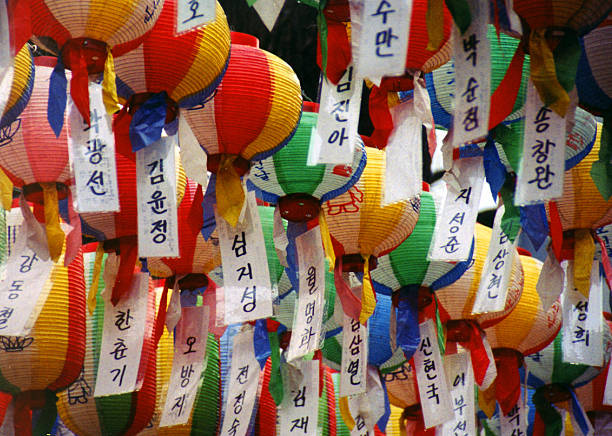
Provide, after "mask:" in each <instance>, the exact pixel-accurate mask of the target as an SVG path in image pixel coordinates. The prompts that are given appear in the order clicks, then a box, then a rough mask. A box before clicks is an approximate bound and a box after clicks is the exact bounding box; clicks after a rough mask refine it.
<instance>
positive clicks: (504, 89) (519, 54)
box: [489, 44, 525, 130]
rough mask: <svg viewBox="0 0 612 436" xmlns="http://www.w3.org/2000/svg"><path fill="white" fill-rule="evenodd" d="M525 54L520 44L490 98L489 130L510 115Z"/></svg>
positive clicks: (516, 94)
mask: <svg viewBox="0 0 612 436" xmlns="http://www.w3.org/2000/svg"><path fill="white" fill-rule="evenodd" d="M524 60H525V52H524V51H523V46H522V44H519V46H518V47H517V49H516V51H515V52H514V57H513V58H512V61H510V65H509V66H508V71H506V75H505V76H504V78H503V79H502V81H501V83H500V84H499V86H498V87H497V89H496V90H495V92H493V95H492V96H491V112H490V113H489V130H491V129H493V127H495V126H497V125H498V124H500V123H501V122H502V121H503V120H504V119H506V117H508V115H510V114H511V113H512V109H513V108H514V102H515V101H516V97H517V96H518V92H519V89H520V88H521V80H522V78H523V61H524Z"/></svg>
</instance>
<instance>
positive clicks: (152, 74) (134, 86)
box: [115, 0, 230, 151]
mask: <svg viewBox="0 0 612 436" xmlns="http://www.w3.org/2000/svg"><path fill="white" fill-rule="evenodd" d="M215 3H216V2H215ZM177 4H178V1H177V0H164V4H163V8H162V12H161V14H160V16H159V19H158V20H157V23H156V24H155V26H154V27H153V30H152V31H151V32H150V33H149V34H148V35H147V37H146V38H145V39H144V41H143V42H142V44H141V45H139V46H138V47H137V48H136V49H134V50H132V51H130V52H129V53H126V54H124V55H122V56H119V57H117V59H116V60H115V71H116V74H117V80H116V81H117V95H118V96H119V98H121V99H123V100H125V101H126V104H127V110H129V111H130V112H131V113H133V114H134V118H132V124H131V126H130V134H131V135H130V136H131V139H132V147H133V149H134V151H136V150H138V149H140V148H142V147H145V146H147V145H149V144H151V143H153V142H154V141H157V140H158V139H159V138H160V137H161V132H162V127H163V126H164V124H167V123H169V122H171V121H174V119H175V118H176V116H177V115H178V108H179V107H182V108H189V107H193V106H196V105H198V104H201V103H202V102H205V101H206V99H207V98H208V97H210V95H211V94H212V93H213V92H214V90H215V88H216V87H217V85H218V84H219V82H220V81H221V78H222V77H223V72H224V71H225V68H226V66H227V62H228V57H229V51H230V31H229V27H228V25H227V19H226V17H225V13H224V12H223V9H222V8H221V6H220V5H219V3H216V18H215V20H214V21H212V22H210V23H208V24H206V25H205V26H203V27H200V28H197V29H194V30H193V31H190V32H187V33H182V34H180V35H176V34H175V27H176V13H177V11H176V9H177Z"/></svg>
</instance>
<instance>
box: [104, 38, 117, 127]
mask: <svg viewBox="0 0 612 436" xmlns="http://www.w3.org/2000/svg"><path fill="white" fill-rule="evenodd" d="M115 80H116V74H115V60H114V59H113V52H112V51H111V49H110V46H108V45H107V46H106V60H105V61H104V78H103V79H102V100H103V101H104V107H105V108H106V113H107V114H109V115H111V116H112V115H113V114H114V113H115V112H117V111H118V110H119V109H120V108H119V98H118V97H117V84H116V82H115Z"/></svg>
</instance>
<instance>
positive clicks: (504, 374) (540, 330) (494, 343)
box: [485, 256, 562, 414]
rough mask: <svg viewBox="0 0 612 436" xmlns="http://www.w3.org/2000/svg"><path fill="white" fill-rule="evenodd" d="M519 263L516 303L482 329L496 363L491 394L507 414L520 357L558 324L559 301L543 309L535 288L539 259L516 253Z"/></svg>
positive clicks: (551, 334) (513, 398)
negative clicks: (521, 275)
mask: <svg viewBox="0 0 612 436" xmlns="http://www.w3.org/2000/svg"><path fill="white" fill-rule="evenodd" d="M520 262H521V263H522V267H523V271H524V277H525V279H524V286H523V292H522V293H521V297H520V300H519V302H518V304H517V305H516V307H515V308H514V310H513V311H512V312H510V314H509V315H508V316H506V318H504V319H503V320H502V321H500V322H499V323H497V324H495V325H493V326H492V327H489V328H487V329H485V334H486V335H487V339H488V341H489V344H490V345H491V348H492V349H493V355H494V356H495V364H496V366H497V374H498V378H497V380H496V382H495V385H494V386H495V397H496V398H497V401H498V403H499V404H500V407H501V409H502V411H503V413H504V414H507V413H508V411H509V410H510V409H512V407H514V405H515V404H516V401H517V400H518V396H519V389H520V377H519V373H518V371H519V367H520V366H521V365H522V362H523V356H525V355H527V354H531V353H535V352H538V351H540V350H542V349H543V348H544V347H546V346H547V345H548V344H549V343H550V342H551V341H552V340H553V339H554V337H555V336H556V334H557V333H558V331H559V329H560V327H561V323H562V314H561V304H560V301H559V300H557V301H555V302H554V303H553V305H552V306H551V307H550V308H549V309H548V310H545V309H544V308H543V307H542V303H541V302H540V297H539V295H538V292H537V290H536V284H537V282H538V279H539V276H540V270H541V269H542V262H540V261H539V260H537V259H533V258H531V257H529V256H520ZM493 409H494V407H493Z"/></svg>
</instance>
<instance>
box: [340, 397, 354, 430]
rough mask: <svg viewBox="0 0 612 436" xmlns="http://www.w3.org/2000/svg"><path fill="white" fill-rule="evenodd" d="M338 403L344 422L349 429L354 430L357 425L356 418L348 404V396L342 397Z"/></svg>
mask: <svg viewBox="0 0 612 436" xmlns="http://www.w3.org/2000/svg"><path fill="white" fill-rule="evenodd" d="M338 405H339V406H340V416H342V420H343V421H344V424H345V425H346V426H347V427H348V429H349V430H353V427H355V420H354V419H353V417H352V416H351V411H350V409H349V404H348V397H340V400H338Z"/></svg>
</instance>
